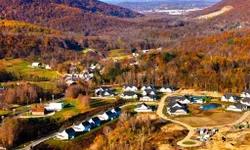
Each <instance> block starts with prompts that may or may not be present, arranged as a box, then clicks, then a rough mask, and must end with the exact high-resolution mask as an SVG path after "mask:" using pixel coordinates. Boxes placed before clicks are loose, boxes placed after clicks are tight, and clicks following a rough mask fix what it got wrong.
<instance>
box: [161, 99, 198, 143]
mask: <svg viewBox="0 0 250 150" xmlns="http://www.w3.org/2000/svg"><path fill="white" fill-rule="evenodd" d="M168 96H170V95H165V96H163V97H162V98H161V101H160V104H159V106H158V109H157V114H158V116H159V117H161V118H162V119H164V120H168V121H171V122H173V123H176V124H179V125H181V126H184V127H185V128H187V129H188V130H189V132H188V135H187V136H186V137H185V138H184V139H182V140H181V141H179V142H178V143H177V145H179V146H182V147H196V146H200V145H201V142H200V141H197V140H192V139H191V138H192V136H193V135H194V134H195V128H193V127H191V126H190V125H188V124H185V123H182V122H179V121H176V120H173V119H170V118H168V117H166V116H165V115H164V114H163V108H164V106H165V100H166V99H167V97H168ZM185 141H190V142H194V143H195V144H192V145H187V144H183V142H185Z"/></svg>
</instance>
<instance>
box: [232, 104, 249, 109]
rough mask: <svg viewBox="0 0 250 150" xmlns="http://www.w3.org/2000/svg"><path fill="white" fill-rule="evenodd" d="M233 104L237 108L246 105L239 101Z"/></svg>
mask: <svg viewBox="0 0 250 150" xmlns="http://www.w3.org/2000/svg"><path fill="white" fill-rule="evenodd" d="M234 106H235V107H236V108H238V109H242V108H245V107H247V106H246V105H244V104H241V103H235V104H234Z"/></svg>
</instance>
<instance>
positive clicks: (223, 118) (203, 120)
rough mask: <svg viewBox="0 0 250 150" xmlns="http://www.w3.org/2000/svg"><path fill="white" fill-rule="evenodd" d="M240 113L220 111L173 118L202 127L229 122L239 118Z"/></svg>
mask: <svg viewBox="0 0 250 150" xmlns="http://www.w3.org/2000/svg"><path fill="white" fill-rule="evenodd" d="M241 116H242V114H240V113H233V112H220V113H214V114H212V115H209V116H204V117H194V116H193V117H182V118H175V120H178V121H181V122H184V123H186V124H189V125H191V126H193V127H203V126H218V125H223V124H230V123H232V122H234V121H235V120H237V119H238V118H240V117H241Z"/></svg>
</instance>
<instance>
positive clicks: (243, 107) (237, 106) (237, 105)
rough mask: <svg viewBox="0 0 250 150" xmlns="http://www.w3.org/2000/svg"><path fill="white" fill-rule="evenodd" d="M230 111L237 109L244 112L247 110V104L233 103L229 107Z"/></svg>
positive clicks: (236, 110)
mask: <svg viewBox="0 0 250 150" xmlns="http://www.w3.org/2000/svg"><path fill="white" fill-rule="evenodd" d="M226 110H228V111H235V112H242V111H246V110H247V105H244V104H241V103H235V104H233V105H230V106H229V107H227V109H226Z"/></svg>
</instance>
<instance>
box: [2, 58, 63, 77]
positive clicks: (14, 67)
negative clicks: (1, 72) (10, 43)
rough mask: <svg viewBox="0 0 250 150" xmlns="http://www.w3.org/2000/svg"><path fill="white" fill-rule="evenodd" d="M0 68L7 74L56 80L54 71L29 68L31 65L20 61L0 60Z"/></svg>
mask: <svg viewBox="0 0 250 150" xmlns="http://www.w3.org/2000/svg"><path fill="white" fill-rule="evenodd" d="M0 66H1V67H3V68H5V69H6V71H9V72H19V73H22V74H28V75H35V76H39V77H46V78H48V79H53V78H57V77H58V76H57V74H56V71H51V70H46V69H41V68H30V67H29V66H31V63H30V62H28V61H25V60H22V59H11V60H5V59H1V60H0Z"/></svg>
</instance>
